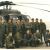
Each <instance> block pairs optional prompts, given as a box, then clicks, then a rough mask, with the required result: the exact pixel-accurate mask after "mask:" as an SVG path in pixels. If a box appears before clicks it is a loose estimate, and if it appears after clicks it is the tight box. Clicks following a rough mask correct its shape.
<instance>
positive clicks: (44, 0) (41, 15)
mask: <svg viewBox="0 0 50 50" xmlns="http://www.w3.org/2000/svg"><path fill="white" fill-rule="evenodd" d="M0 1H12V2H14V3H16V4H19V5H25V6H30V7H23V6H17V5H15V6H12V9H15V10H19V11H20V12H21V13H22V14H25V15H29V16H30V17H31V18H35V19H36V18H38V19H43V21H44V22H45V23H46V25H47V29H50V12H47V11H43V10H39V9H34V8H31V7H36V8H41V9H45V10H49V11H50V5H35V4H20V3H41V4H50V0H0ZM0 8H1V7H0Z"/></svg>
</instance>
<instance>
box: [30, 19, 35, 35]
mask: <svg viewBox="0 0 50 50" xmlns="http://www.w3.org/2000/svg"><path fill="white" fill-rule="evenodd" d="M30 24H31V31H32V34H34V33H35V22H34V18H32V22H31V23H30Z"/></svg>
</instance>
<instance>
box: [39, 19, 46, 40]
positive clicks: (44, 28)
mask: <svg viewBox="0 0 50 50" xmlns="http://www.w3.org/2000/svg"><path fill="white" fill-rule="evenodd" d="M39 27H40V34H41V41H42V36H44V39H45V33H46V24H45V23H44V22H42V19H40V26H39Z"/></svg>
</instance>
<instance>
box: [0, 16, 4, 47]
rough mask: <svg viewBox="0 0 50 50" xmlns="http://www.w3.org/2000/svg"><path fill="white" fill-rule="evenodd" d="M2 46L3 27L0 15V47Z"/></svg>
mask: <svg viewBox="0 0 50 50" xmlns="http://www.w3.org/2000/svg"><path fill="white" fill-rule="evenodd" d="M3 46H4V27H3V24H2V18H1V17H0V48H2V47H3Z"/></svg>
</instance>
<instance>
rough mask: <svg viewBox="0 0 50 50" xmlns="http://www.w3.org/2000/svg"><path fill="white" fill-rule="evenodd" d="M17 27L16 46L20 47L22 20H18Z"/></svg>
mask: <svg viewBox="0 0 50 50" xmlns="http://www.w3.org/2000/svg"><path fill="white" fill-rule="evenodd" d="M16 27H17V31H16V34H15V47H16V48H18V47H20V42H21V23H20V20H17V21H16Z"/></svg>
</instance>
